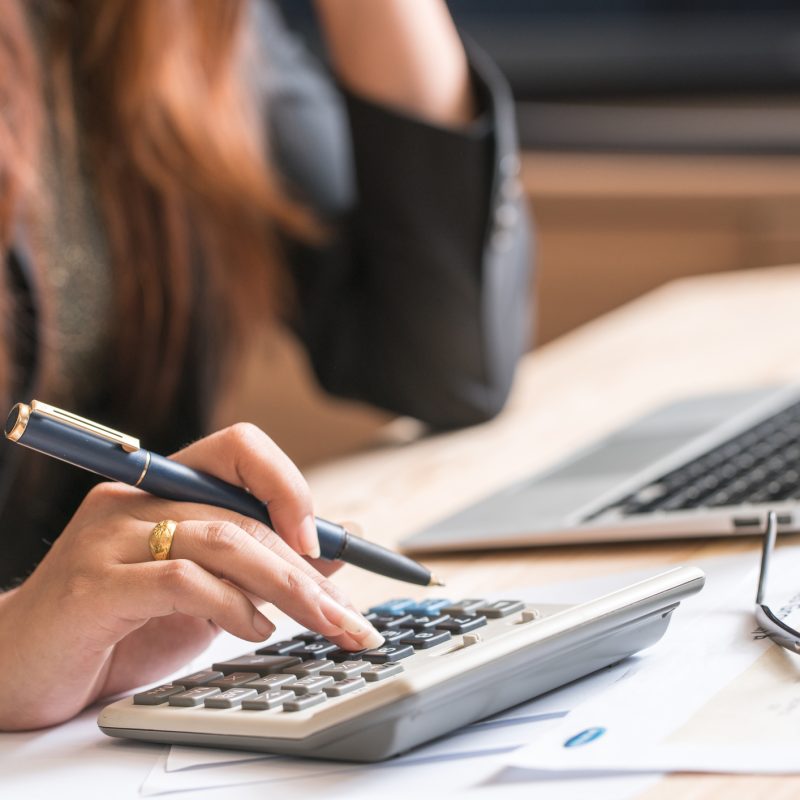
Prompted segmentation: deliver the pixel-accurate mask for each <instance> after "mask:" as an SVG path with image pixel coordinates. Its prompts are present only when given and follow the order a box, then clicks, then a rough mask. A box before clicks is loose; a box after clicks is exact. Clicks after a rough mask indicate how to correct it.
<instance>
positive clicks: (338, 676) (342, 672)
mask: <svg viewBox="0 0 800 800" xmlns="http://www.w3.org/2000/svg"><path fill="white" fill-rule="evenodd" d="M371 666H372V664H370V663H369V661H360V660H359V661H356V660H352V661H342V662H341V663H339V664H336V665H335V666H333V667H327V668H326V669H324V670H322V672H321V673H320V674H321V675H330V676H331V678H333V679H334V680H335V681H343V680H346V679H347V678H355V677H357V676H359V675H360V674H361V673H362V672H363V671H364V670H365V669H369V667H371Z"/></svg>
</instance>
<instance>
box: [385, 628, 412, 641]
mask: <svg viewBox="0 0 800 800" xmlns="http://www.w3.org/2000/svg"><path fill="white" fill-rule="evenodd" d="M410 633H414V630H413V628H384V629H383V630H382V631H381V636H383V638H384V640H385V643H386V644H392V642H397V641H399V640H400V639H402V638H403V637H404V636H408V635H409V634H410Z"/></svg>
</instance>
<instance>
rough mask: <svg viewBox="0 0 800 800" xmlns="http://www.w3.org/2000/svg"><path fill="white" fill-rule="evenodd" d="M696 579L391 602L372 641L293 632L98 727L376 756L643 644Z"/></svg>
mask: <svg viewBox="0 0 800 800" xmlns="http://www.w3.org/2000/svg"><path fill="white" fill-rule="evenodd" d="M704 580H705V577H704V575H703V572H702V571H701V570H700V569H698V568H696V567H689V566H684V567H677V568H675V569H672V570H669V571H667V572H664V573H662V574H660V575H656V576H655V577H652V578H648V579H647V580H644V581H641V582H639V583H636V584H633V585H631V586H628V587H626V588H624V589H620V590H618V591H615V592H612V593H610V594H607V595H604V596H602V597H599V598H597V599H595V600H592V601H590V602H587V603H581V604H579V605H544V604H535V603H533V604H531V603H525V602H522V601H519V600H515V599H513V598H511V599H501V600H492V601H490V600H486V599H481V598H466V599H462V600H458V601H451V600H448V599H445V598H433V599H427V600H421V601H414V600H411V599H396V600H389V601H387V602H385V603H381V604H379V605H376V606H374V607H373V608H371V609H370V610H369V613H368V614H367V618H368V619H369V620H370V621H371V622H372V624H373V625H374V626H375V627H376V628H377V629H378V630H380V631H381V633H382V634H383V636H384V637H385V640H386V641H385V642H384V644H383V645H382V646H381V647H378V648H375V649H372V650H362V651H360V652H352V651H348V650H342V649H340V648H339V647H337V646H336V645H335V644H334V643H333V642H330V641H328V640H326V639H325V638H324V637H322V636H321V635H320V634H318V633H315V632H314V631H308V630H307V631H303V632H301V633H299V634H298V635H297V636H294V637H292V638H291V639H286V640H283V641H279V642H268V643H266V644H265V645H264V646H263V647H261V648H259V649H258V650H256V651H255V652H251V653H247V654H244V655H242V656H239V657H238V658H231V659H229V660H226V661H219V662H215V663H212V664H210V665H209V667H208V669H203V670H200V671H198V672H194V673H192V674H189V675H186V676H185V677H182V678H179V679H177V680H174V681H172V682H171V683H167V684H164V685H161V686H157V687H155V688H152V689H147V690H146V691H142V692H139V693H138V694H134V695H133V696H132V697H128V698H126V699H123V700H119V701H117V702H115V703H113V704H112V705H110V706H108V707H106V708H105V709H104V710H103V711H102V712H101V713H100V716H99V719H98V724H99V726H100V728H101V730H102V731H103V732H105V733H107V734H108V735H110V736H119V737H126V738H131V739H142V740H146V741H151V742H166V743H173V744H195V745H206V746H211V747H225V748H236V749H243V750H255V751H261V752H267V753H282V754H289V755H297V756H308V757H313V758H324V759H335V760H343V761H379V760H381V759H385V758H388V757H390V756H393V755H396V754H398V753H401V752H404V751H406V750H408V749H409V748H412V747H414V746H416V745H419V744H422V743H423V742H426V741H429V740H430V739H434V738H435V737H437V736H442V735H444V734H446V733H449V732H450V731H452V730H454V729H456V728H459V727H461V726H463V725H468V724H469V723H471V722H475V721H476V720H479V719H482V718H484V717H487V716H490V715H491V714H495V713H498V712H500V711H503V710H504V709H507V708H509V707H510V706H513V705H516V704H518V703H521V702H524V701H527V700H530V699H532V698H533V697H536V696H537V695H540V694H542V693H544V692H547V691H550V690H551V689H555V688H557V687H559V686H562V685H564V684H566V683H569V682H570V681H573V680H576V679H577V678H580V677H582V676H584V675H588V674H589V673H591V672H594V671H596V670H599V669H602V668H603V667H606V666H609V665H610V664H614V663H616V662H618V661H621V660H622V659H624V658H626V657H628V656H630V655H632V654H633V653H635V652H637V651H638V650H641V649H642V648H644V647H648V646H649V645H651V644H653V643H655V642H656V641H658V639H660V638H661V636H662V635H663V633H664V631H665V630H666V628H667V625H668V624H669V620H670V616H671V614H672V612H673V611H674V610H675V608H676V607H677V606H678V604H679V602H680V601H681V600H682V599H683V598H685V597H687V596H689V595H691V594H693V593H694V592H697V591H699V590H700V589H701V588H702V586H703V582H704Z"/></svg>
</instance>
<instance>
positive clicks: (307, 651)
mask: <svg viewBox="0 0 800 800" xmlns="http://www.w3.org/2000/svg"><path fill="white" fill-rule="evenodd" d="M338 649H339V645H338V644H334V643H333V642H329V641H328V640H327V639H322V640H320V641H319V642H309V643H308V644H304V645H303V646H302V647H301V648H300V649H299V650H292V655H293V656H298V657H299V658H313V659H320V660H322V659H324V658H327V657H328V654H329V653H333V652H334V651H335V650H338Z"/></svg>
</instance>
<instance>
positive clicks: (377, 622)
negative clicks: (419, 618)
mask: <svg viewBox="0 0 800 800" xmlns="http://www.w3.org/2000/svg"><path fill="white" fill-rule="evenodd" d="M411 619H412V617H411V614H401V615H400V616H399V617H391V616H389V615H387V614H378V615H377V616H376V617H375V619H373V620H372V625H373V627H375V628H377V629H378V630H379V631H384V630H386V629H387V628H407V627H408V623H409V622H411Z"/></svg>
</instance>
